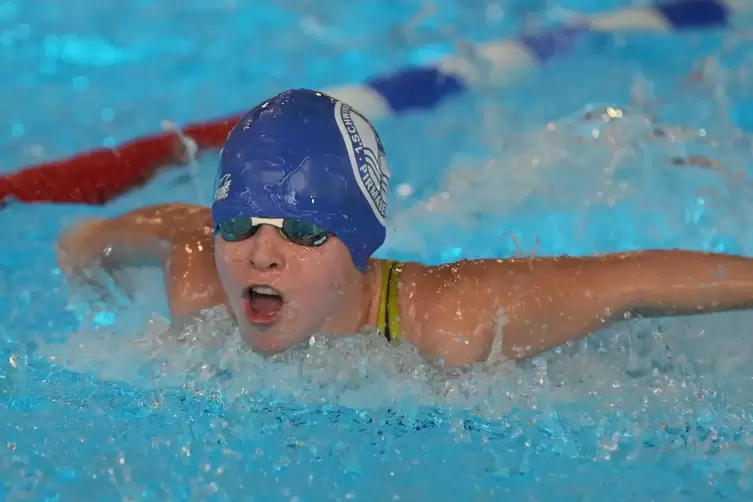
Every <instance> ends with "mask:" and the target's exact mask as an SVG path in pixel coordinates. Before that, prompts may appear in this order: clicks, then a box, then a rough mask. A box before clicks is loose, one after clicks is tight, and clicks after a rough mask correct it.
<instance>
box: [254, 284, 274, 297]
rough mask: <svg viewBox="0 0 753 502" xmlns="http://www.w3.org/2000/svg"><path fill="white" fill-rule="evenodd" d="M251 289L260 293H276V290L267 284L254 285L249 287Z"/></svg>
mask: <svg viewBox="0 0 753 502" xmlns="http://www.w3.org/2000/svg"><path fill="white" fill-rule="evenodd" d="M251 291H253V292H254V293H259V294H260V295H277V294H278V293H277V291H275V290H274V289H272V288H270V287H269V286H254V287H253V288H251Z"/></svg>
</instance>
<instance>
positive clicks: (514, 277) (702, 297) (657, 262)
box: [420, 250, 753, 364]
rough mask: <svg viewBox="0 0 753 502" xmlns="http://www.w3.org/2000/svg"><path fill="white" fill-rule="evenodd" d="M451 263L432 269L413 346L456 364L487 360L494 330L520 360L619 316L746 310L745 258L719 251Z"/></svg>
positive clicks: (750, 276)
mask: <svg viewBox="0 0 753 502" xmlns="http://www.w3.org/2000/svg"><path fill="white" fill-rule="evenodd" d="M442 268H445V267H440V269H442ZM453 268H454V273H449V274H448V272H447V271H446V270H445V271H443V270H439V269H438V270H437V274H438V277H436V278H435V279H434V286H433V287H435V288H436V291H438V292H439V294H440V299H439V301H438V302H437V298H436V296H434V302H435V303H436V304H437V305H438V306H434V307H425V311H426V313H427V314H428V315H427V318H428V319H432V318H433V319H435V320H434V321H432V322H431V323H430V324H431V325H432V326H431V327H430V326H426V327H425V328H429V329H423V330H421V332H422V334H421V341H420V342H421V346H422V347H423V348H426V349H428V351H429V352H430V353H433V354H434V355H437V356H442V357H445V359H446V360H448V361H449V362H455V363H457V364H464V363H468V362H473V361H479V360H484V359H486V358H487V357H488V356H489V352H490V350H491V347H492V341H493V338H494V335H495V331H498V332H501V333H502V344H501V349H502V352H503V354H504V355H505V356H507V357H510V358H523V357H529V356H532V355H535V354H536V353H538V352H541V351H543V350H546V349H548V348H551V347H553V346H556V345H560V344H562V343H565V342H567V341H569V340H574V339H578V338H581V337H584V336H587V335H588V334H590V333H592V332H594V331H596V330H598V329H599V328H602V327H605V326H607V325H609V324H610V323H612V322H614V321H615V320H618V319H621V318H623V317H624V316H625V314H627V313H635V314H640V315H645V316H654V315H690V314H700V313H705V312H718V311H724V310H734V309H743V308H748V307H751V306H753V259H750V258H744V257H738V256H730V255H723V254H713V253H698V252H692V251H675V250H668V251H663V250H652V251H640V252H630V253H619V254H610V255H604V256H595V257H586V258H574V257H561V258H531V259H516V260H498V261H494V260H481V261H475V262H464V263H461V264H456V265H454V266H453ZM451 272H452V271H451ZM427 309H428V310H427ZM429 311H431V313H429ZM453 311H454V312H455V313H453ZM460 311H462V312H464V314H463V315H458V314H457V312H460ZM443 322H444V325H443V324H442V323H443ZM424 324H426V323H424ZM435 328H436V329H435ZM438 330H444V332H445V333H444V334H442V333H441V331H438ZM450 330H452V331H453V332H456V333H457V334H453V335H449V334H447V333H448V332H449V331H450Z"/></svg>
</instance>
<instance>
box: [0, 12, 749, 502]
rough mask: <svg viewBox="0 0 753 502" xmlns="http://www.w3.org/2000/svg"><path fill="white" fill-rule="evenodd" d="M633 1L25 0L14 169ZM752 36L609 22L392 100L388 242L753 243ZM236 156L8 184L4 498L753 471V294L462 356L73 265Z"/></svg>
mask: <svg viewBox="0 0 753 502" xmlns="http://www.w3.org/2000/svg"><path fill="white" fill-rule="evenodd" d="M636 4H637V3H636ZM626 5H628V3H627V2H617V1H614V0H613V1H610V2H595V1H591V2H583V1H580V2H575V1H574V0H571V1H569V2H559V3H558V4H556V5H555V4H552V3H547V2H525V1H510V2H504V3H487V2H479V1H473V2H457V3H452V2H450V1H449V0H444V1H442V2H436V3H434V4H429V5H425V4H423V3H420V2H394V1H393V2H389V3H384V2H376V1H372V2H357V3H356V2H350V3H347V2H341V1H338V2H336V3H332V4H325V3H322V2H309V1H306V2H293V1H292V0H280V1H278V2H276V3H274V4H261V3H260V2H256V3H246V4H241V3H237V2H235V1H232V0H221V1H214V2H209V1H206V0H191V1H187V2H180V3H174V2H167V1H162V2H152V1H137V2H131V3H128V4H123V5H121V4H118V5H117V7H116V4H115V3H100V4H93V3H89V4H87V3H81V4H75V3H74V4H70V5H68V4H66V5H65V6H63V5H62V4H60V3H59V2H51V1H40V2H37V3H35V5H34V7H33V8H32V6H31V4H29V3H15V2H5V3H0V19H1V20H2V23H3V31H2V33H0V42H2V43H1V44H0V57H2V59H3V62H4V65H3V72H4V74H3V76H4V78H3V80H2V92H3V94H4V98H5V99H3V106H4V113H3V114H2V116H0V131H4V133H3V134H2V135H0V137H1V138H2V142H1V143H0V152H2V155H3V157H4V159H5V162H4V167H3V168H2V169H3V170H7V171H10V170H13V169H16V168H18V167H20V166H23V165H26V164H29V163H33V162H37V161H38V160H39V159H44V158H56V157H59V156H62V155H68V154H71V153H73V152H76V151H79V150H81V149H84V148H89V147H93V146H99V145H110V144H116V143H118V142H120V141H124V140H126V139H128V138H131V137H134V136H136V135H138V134H143V133H146V132H150V131H154V130H157V129H159V127H160V124H161V121H162V120H172V121H174V122H177V123H187V122H190V121H195V120H200V119H203V118H210V117H215V116H220V115H223V114H227V113H233V112H236V111H238V110H241V109H244V108H247V107H249V106H251V105H252V104H254V103H255V102H257V101H258V100H261V99H263V98H264V97H267V96H268V95H270V94H273V93H275V92H277V91H278V90H280V89H282V88H285V87H291V86H309V87H324V88H326V87H328V86H331V85H335V84H343V83H357V82H360V81H363V80H365V79H366V78H368V77H371V76H373V75H375V74H378V73H381V72H384V71H388V70H391V69H395V68H399V67H401V66H403V65H405V64H408V63H421V62H423V61H425V60H427V58H432V57H436V56H440V55H442V54H446V53H448V52H449V51H450V50H452V49H453V47H455V45H456V44H457V43H458V42H459V41H484V40H489V39H493V38H506V37H510V36H514V35H515V34H517V33H520V32H521V31H523V30H525V29H531V28H533V27H542V26H547V25H550V24H552V23H554V22H557V21H561V20H563V19H566V18H567V17H568V16H570V15H572V14H573V13H577V12H581V13H587V12H596V11H601V10H604V9H611V8H617V7H622V6H626ZM746 37H747V33H746V31H745V25H744V24H743V25H742V26H740V27H738V28H736V29H735V30H733V31H727V32H724V33H720V32H709V33H682V34H663V35H657V34H652V35H649V34H645V33H643V34H638V33H635V34H630V33H628V34H623V35H620V36H619V37H604V36H593V37H590V38H587V39H586V40H585V41H584V43H583V44H582V45H581V46H579V47H577V48H576V52H575V53H574V54H572V55H571V56H569V57H567V58H562V59H559V60H557V61H555V62H553V63H552V64H550V65H549V66H547V67H545V68H542V69H539V70H536V71H534V72H533V73H528V74H524V75H521V76H520V77H519V79H518V80H516V81H513V82H511V83H510V84H509V85H507V86H505V87H485V88H483V89H479V90H477V91H476V92H474V93H471V94H469V95H466V96H463V97H461V98H459V99H455V100H453V101H449V102H447V103H446V104H445V105H443V106H442V107H440V108H439V109H437V110H433V111H429V112H421V113H414V114H411V115H407V116H402V117H396V118H391V119H389V120H385V121H382V122H380V123H379V124H378V127H379V128H380V131H381V132H382V135H383V139H384V142H385V145H386V147H387V150H388V154H389V156H390V165H391V170H392V173H393V181H394V183H393V187H392V208H391V216H390V221H389V234H388V240H387V243H386V245H385V246H384V248H383V249H382V250H381V251H380V256H391V257H396V258H403V259H417V260H423V261H426V262H430V263H440V262H445V261H450V260H454V259H459V258H472V257H480V256H511V255H515V254H530V253H538V254H559V253H568V254H587V253H592V252H605V251H615V250H623V249H638V248H645V247H684V248H690V249H710V250H718V251H725V252H732V253H742V254H751V251H753V240H752V239H753V237H751V235H753V234H751V233H750V232H749V231H748V228H749V227H750V224H751V217H750V216H749V215H751V214H753V212H752V211H751V209H752V208H751V205H752V203H751V202H750V201H751V200H753V198H752V197H751V195H753V185H752V184H751V169H750V160H749V159H750V155H751V138H750V136H749V134H750V131H751V130H752V129H753V119H751V117H752V116H753V115H751V113H750V110H751V109H752V108H751V104H753V95H751V92H750V89H753V87H752V86H751V82H750V79H751V75H753V73H751V70H753V65H752V64H751V63H752V61H751V59H750V56H749V55H748V54H749V53H750V48H751V43H750V42H749V41H748V40H747V39H746ZM610 107H611V108H612V109H619V110H620V111H621V115H622V116H621V117H620V118H618V119H611V120H606V119H605V116H606V117H609V115H610V113H611V114H612V115H614V113H613V112H609V111H607V110H608V108H610ZM215 161H216V155H214V154H208V155H205V156H202V157H200V158H198V159H196V161H195V162H194V163H192V164H191V165H189V166H182V167H179V168H176V169H173V170H169V171H165V172H164V173H163V174H161V175H160V176H159V177H158V178H157V179H156V180H155V181H154V182H152V183H150V184H149V185H148V186H146V187H144V188H142V189H139V190H137V191H134V192H133V193H131V194H129V195H127V196H126V197H123V198H121V199H119V200H117V201H115V202H113V203H111V204H109V205H107V206H106V207H103V208H93V207H71V206H49V205H37V206H21V205H10V206H8V207H6V208H5V209H4V210H3V211H2V212H0V228H3V237H4V238H3V242H2V244H0V246H1V248H0V264H1V265H2V273H0V285H1V286H2V293H1V294H0V315H1V316H2V318H1V319H2V322H1V323H0V334H1V335H2V340H1V341H0V401H2V406H3V413H2V415H0V421H2V423H1V425H2V427H0V472H2V475H1V477H0V479H1V480H2V484H0V494H1V496H2V498H3V499H5V500H82V499H86V500H218V501H219V500H264V501H267V500H288V501H293V500H297V501H319V500H375V501H380V500H389V501H397V500H402V501H407V500H436V501H444V500H457V499H458V498H460V497H466V498H470V499H473V500H499V499H501V498H511V499H512V498H515V499H519V500H526V501H529V500H530V501H543V502H549V501H554V500H557V501H579V502H585V501H592V500H593V501H597V500H598V501H600V500H605V494H608V499H609V500H610V501H612V502H621V501H633V500H635V501H650V500H657V501H658V500H662V501H691V500H693V501H697V500H709V501H711V500H749V499H750V497H751V491H753V475H751V472H750V471H751V462H752V461H753V452H752V451H751V449H752V447H753V417H752V416H751V411H750V402H751V400H752V399H753V393H752V392H751V390H750V389H751V385H750V380H751V376H753V375H752V374H751V371H750V363H751V356H750V355H749V354H751V353H753V352H752V351H751V349H753V342H752V341H750V337H749V336H748V331H749V328H748V327H749V326H750V325H751V321H752V320H753V317H751V314H749V313H734V314H733V313H731V314H723V315H714V316H704V317H697V318H676V319H660V320H632V321H631V322H625V323H621V324H619V325H616V326H614V327H613V328H610V329H608V330H604V332H601V333H598V334H596V335H594V336H593V337H590V338H589V339H587V340H584V341H581V342H578V343H573V344H571V345H568V346H566V347H562V348H560V349H557V350H553V351H551V353H547V354H544V355H542V356H541V357H538V358H536V359H534V360H532V361H529V362H527V363H525V364H522V365H519V366H513V365H509V364H507V363H505V362H503V361H500V362H496V363H494V364H491V365H479V366H478V367H473V368H468V369H465V370H463V371H459V370H458V371H449V370H446V369H442V368H439V367H437V366H435V365H432V364H430V363H429V362H426V361H423V360H422V359H421V358H420V357H419V356H418V355H417V354H416V353H415V352H414V351H413V350H412V349H411V348H410V347H405V346H403V347H398V348H395V349H392V348H388V347H386V346H385V345H384V344H383V343H382V341H381V340H379V339H377V338H375V337H367V336H357V337H352V338H343V339H339V340H325V339H320V338H317V337H314V339H313V340H312V342H311V344H310V346H308V347H305V348H301V349H300V350H297V351H294V352H291V353H288V354H285V355H282V356H280V357H277V358H273V359H271V360H264V359H262V358H259V357H257V356H255V355H253V354H249V353H248V352H247V351H245V350H244V348H243V347H242V346H241V345H240V342H239V340H238V337H237V336H235V333H234V329H233V327H232V325H231V324H230V323H229V321H228V319H227V317H226V315H225V314H224V313H222V312H219V311H218V312H214V311H210V312H207V313H206V317H205V319H203V320H202V321H201V322H200V323H198V324H197V325H196V326H194V327H192V328H191V329H190V330H189V331H188V332H185V333H181V334H178V335H176V334H174V333H171V332H170V331H169V330H168V329H167V328H166V320H165V315H166V303H165V300H164V297H163V295H162V293H161V277H160V274H159V273H158V272H157V271H156V270H153V269H149V268H144V269H137V270H130V271H125V272H123V273H120V274H118V275H117V277H116V280H117V281H118V283H119V285H120V286H119V287H117V288H115V287H107V286H106V285H105V287H102V288H100V289H96V290H92V289H90V288H89V289H87V288H78V287H75V285H68V284H66V283H65V282H64V281H63V280H62V278H61V277H60V274H59V271H58V270H57V269H56V266H55V257H54V251H53V247H54V243H55V241H56V239H57V237H58V236H59V234H60V231H61V229H62V228H64V227H65V226H67V225H69V224H70V223H71V222H73V221H75V220H77V219H78V218H81V217H90V216H101V215H112V214H118V213H120V212H122V211H125V210H128V209H132V208H135V207H138V206H140V205H143V204H148V203H155V202H166V201H184V202H198V203H206V202H208V195H209V193H210V190H211V181H212V180H213V178H214V172H213V167H214V163H215ZM354 360H358V361H359V364H357V365H354V364H353V361H354Z"/></svg>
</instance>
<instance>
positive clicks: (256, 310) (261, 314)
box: [245, 293, 282, 322]
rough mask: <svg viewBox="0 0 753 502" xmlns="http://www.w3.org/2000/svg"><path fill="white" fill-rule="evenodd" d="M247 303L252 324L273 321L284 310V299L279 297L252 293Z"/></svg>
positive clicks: (247, 313)
mask: <svg viewBox="0 0 753 502" xmlns="http://www.w3.org/2000/svg"><path fill="white" fill-rule="evenodd" d="M245 303H246V305H245V307H246V315H247V316H248V319H249V320H250V321H251V322H270V321H273V320H274V318H275V317H276V316H277V314H278V313H279V312H280V309H282V298H280V297H279V296H277V295H260V294H258V293H252V294H251V297H250V298H249V299H248V301H247V302H245Z"/></svg>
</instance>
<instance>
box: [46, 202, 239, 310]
mask: <svg viewBox="0 0 753 502" xmlns="http://www.w3.org/2000/svg"><path fill="white" fill-rule="evenodd" d="M213 253H214V242H213V233H212V227H211V216H210V214H209V210H208V208H205V207H201V206H192V205H188V204H161V205H155V206H147V207H143V208H140V209H137V210H135V211H131V212H128V213H125V214H123V215H121V216H118V217H116V218H111V219H103V220H94V221H86V222H83V223H81V224H79V225H77V226H75V227H73V228H71V229H69V230H68V231H66V232H65V233H64V234H63V236H62V237H61V239H60V242H59V260H58V261H59V263H60V267H61V269H62V270H63V271H64V272H65V273H66V274H73V273H75V272H76V271H77V270H78V269H87V268H90V267H97V266H104V267H106V268H118V267H127V266H137V265H142V264H154V265H158V266H160V267H161V268H163V270H164V272H165V288H166V292H167V296H168V301H169V305H170V312H171V314H172V315H173V318H174V319H175V318H176V317H178V316H185V315H189V314H192V313H194V312H196V311H199V310H202V309H204V308H207V307H211V306H213V305H217V304H220V303H223V302H224V301H225V296H224V292H223V290H222V288H221V287H220V285H219V282H218V280H217V275H216V269H215V264H214V254H213Z"/></svg>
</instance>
